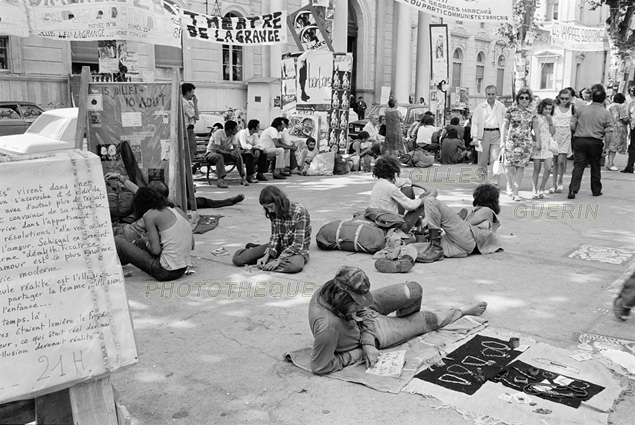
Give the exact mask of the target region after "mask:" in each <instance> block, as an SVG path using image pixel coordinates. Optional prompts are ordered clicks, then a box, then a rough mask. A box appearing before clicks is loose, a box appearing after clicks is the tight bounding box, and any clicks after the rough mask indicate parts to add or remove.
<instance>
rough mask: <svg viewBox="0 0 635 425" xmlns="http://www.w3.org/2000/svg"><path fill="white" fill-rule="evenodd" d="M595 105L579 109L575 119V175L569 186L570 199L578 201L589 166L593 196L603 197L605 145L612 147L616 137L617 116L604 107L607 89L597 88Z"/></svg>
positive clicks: (572, 120)
mask: <svg viewBox="0 0 635 425" xmlns="http://www.w3.org/2000/svg"><path fill="white" fill-rule="evenodd" d="M591 98H592V99H593V102H592V103H591V104H590V105H587V106H584V107H582V108H579V109H578V110H577V111H576V113H575V115H574V116H573V117H571V130H572V131H573V141H572V142H571V147H572V148H573V172H572V173H571V184H570V185H569V196H568V198H569V199H575V195H576V194H577V193H578V191H579V190H580V183H581V182H582V175H583V174H584V169H585V168H586V166H587V164H589V163H590V164H591V193H592V194H593V196H601V195H602V171H601V169H602V166H601V165H600V160H601V159H602V150H603V149H604V141H605V142H606V145H607V146H610V145H611V140H612V137H613V115H612V114H611V113H610V112H609V111H608V110H607V109H606V108H605V107H604V101H605V100H606V92H605V91H604V89H603V88H596V89H595V90H593V93H592V94H591Z"/></svg>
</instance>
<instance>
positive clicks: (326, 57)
mask: <svg viewBox="0 0 635 425" xmlns="http://www.w3.org/2000/svg"><path fill="white" fill-rule="evenodd" d="M296 68H297V71H296V72H297V76H298V77H297V86H296V92H297V93H296V97H297V102H296V108H297V109H298V110H312V111H325V110H329V109H331V99H332V92H331V80H332V78H333V53H331V52H328V51H313V50H311V51H308V52H304V53H303V54H301V55H300V56H299V57H298V60H297V66H296ZM349 85H350V79H349Z"/></svg>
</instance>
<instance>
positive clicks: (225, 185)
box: [216, 180, 229, 189]
mask: <svg viewBox="0 0 635 425" xmlns="http://www.w3.org/2000/svg"><path fill="white" fill-rule="evenodd" d="M216 186H218V187H220V188H221V189H227V188H228V187H229V186H227V183H225V180H219V181H218V183H216Z"/></svg>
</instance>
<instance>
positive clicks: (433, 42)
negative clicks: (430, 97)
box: [430, 24, 450, 85]
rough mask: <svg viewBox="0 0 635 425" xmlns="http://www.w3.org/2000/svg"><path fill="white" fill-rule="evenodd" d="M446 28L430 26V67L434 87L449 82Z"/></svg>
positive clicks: (440, 25)
mask: <svg viewBox="0 0 635 425" xmlns="http://www.w3.org/2000/svg"><path fill="white" fill-rule="evenodd" d="M448 52H449V47H448V26H447V25H444V24H439V25H436V24H435V25H430V56H431V57H430V66H431V72H430V75H431V76H432V83H433V84H434V85H437V84H439V83H440V82H442V81H445V82H446V84H447V82H448V81H449V73H450V72H449V59H448Z"/></svg>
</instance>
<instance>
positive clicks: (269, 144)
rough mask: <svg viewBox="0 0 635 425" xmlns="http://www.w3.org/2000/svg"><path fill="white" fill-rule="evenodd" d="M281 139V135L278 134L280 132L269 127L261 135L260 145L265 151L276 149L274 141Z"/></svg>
mask: <svg viewBox="0 0 635 425" xmlns="http://www.w3.org/2000/svg"><path fill="white" fill-rule="evenodd" d="M279 138H280V133H278V130H276V128H275V127H268V128H266V129H265V130H264V131H263V132H262V134H261V135H260V142H259V144H260V145H261V146H262V147H264V148H265V149H274V148H275V147H276V145H275V143H273V139H279Z"/></svg>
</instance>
